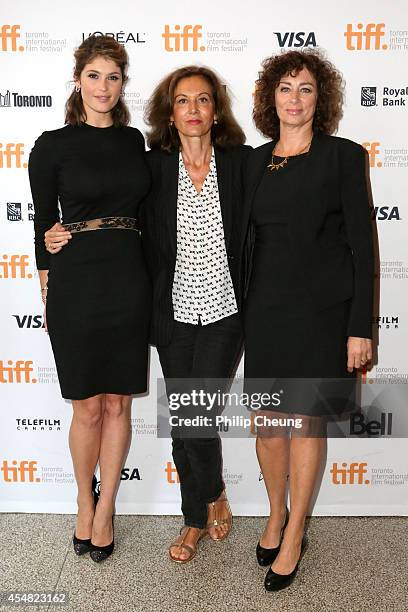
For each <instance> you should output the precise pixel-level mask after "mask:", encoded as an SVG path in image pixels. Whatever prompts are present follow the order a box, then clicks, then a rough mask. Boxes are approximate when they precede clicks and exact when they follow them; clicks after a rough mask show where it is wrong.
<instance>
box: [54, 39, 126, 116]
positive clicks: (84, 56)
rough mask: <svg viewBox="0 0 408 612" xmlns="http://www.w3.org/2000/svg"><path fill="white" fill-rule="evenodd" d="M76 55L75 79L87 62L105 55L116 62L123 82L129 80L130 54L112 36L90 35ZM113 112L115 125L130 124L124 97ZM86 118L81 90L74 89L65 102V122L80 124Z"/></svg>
mask: <svg viewBox="0 0 408 612" xmlns="http://www.w3.org/2000/svg"><path fill="white" fill-rule="evenodd" d="M74 57H75V66H74V80H77V79H79V77H80V76H81V72H82V71H83V69H84V68H85V66H86V64H89V63H90V62H92V61H93V60H94V59H95V58H96V57H103V58H105V59H108V60H112V61H113V62H115V64H116V65H117V66H118V68H120V71H121V73H122V79H123V84H125V83H126V81H127V74H126V73H127V67H128V55H127V53H126V51H125V48H124V47H123V45H121V44H119V43H118V42H117V41H116V40H115V39H114V38H112V37H111V36H95V35H92V36H89V37H88V38H86V39H85V40H84V42H83V43H82V44H81V45H80V46H79V47H78V49H76V51H75V53H74ZM111 112H112V120H113V125H114V126H115V127H120V126H123V125H128V124H129V122H130V114H129V110H128V108H127V106H126V104H125V102H124V101H123V99H122V97H120V98H119V100H118V102H117V104H116V106H115V107H114V108H113V109H112V111H111ZM85 119H86V111H85V108H84V104H83V101H82V96H81V92H80V91H78V92H77V91H76V90H75V89H74V90H73V91H72V93H71V95H70V96H69V98H68V100H67V102H66V104H65V123H66V124H68V125H80V124H81V122H82V121H84V120H85Z"/></svg>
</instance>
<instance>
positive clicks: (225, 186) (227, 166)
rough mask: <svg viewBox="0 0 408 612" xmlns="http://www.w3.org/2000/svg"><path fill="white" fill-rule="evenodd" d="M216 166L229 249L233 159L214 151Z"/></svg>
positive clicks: (225, 234)
mask: <svg viewBox="0 0 408 612" xmlns="http://www.w3.org/2000/svg"><path fill="white" fill-rule="evenodd" d="M214 152H215V164H216V166H217V182H218V192H219V198H220V206H221V215H222V223H223V226H224V237H225V244H226V248H227V249H228V244H229V240H230V237H231V221H232V211H231V159H230V156H229V155H228V154H227V153H226V152H225V151H222V150H220V149H216V148H215V149H214Z"/></svg>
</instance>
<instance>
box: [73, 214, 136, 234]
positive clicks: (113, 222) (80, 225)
mask: <svg viewBox="0 0 408 612" xmlns="http://www.w3.org/2000/svg"><path fill="white" fill-rule="evenodd" d="M63 227H64V229H66V230H67V231H68V232H71V233H77V232H89V231H92V230H105V229H126V230H134V231H136V232H139V234H140V229H139V227H138V225H137V219H134V218H133V217H102V218H101V219H90V220H89V221H76V222H75V223H64V224H63Z"/></svg>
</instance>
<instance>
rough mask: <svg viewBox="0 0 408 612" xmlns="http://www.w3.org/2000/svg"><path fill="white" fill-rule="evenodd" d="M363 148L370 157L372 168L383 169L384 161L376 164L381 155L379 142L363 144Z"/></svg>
mask: <svg viewBox="0 0 408 612" xmlns="http://www.w3.org/2000/svg"><path fill="white" fill-rule="evenodd" d="M362 146H363V147H364V148H365V150H366V151H367V153H368V157H369V160H370V168H374V167H375V166H377V168H381V167H382V161H378V162H376V157H377V155H379V154H380V149H379V146H380V143H379V142H363V143H362Z"/></svg>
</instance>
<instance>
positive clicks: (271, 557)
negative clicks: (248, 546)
mask: <svg viewBox="0 0 408 612" xmlns="http://www.w3.org/2000/svg"><path fill="white" fill-rule="evenodd" d="M288 521H289V510H288V509H287V508H286V517H285V522H284V524H283V527H282V529H281V532H280V539H279V545H278V546H275V548H264V547H263V546H261V544H260V542H258V544H257V545H256V559H257V561H258V564H259V565H260V566H261V567H266V566H267V565H271V563H273V562H274V561H275V559H276V557H277V556H278V554H279V551H280V547H281V544H282V538H283V532H284V531H285V528H286V525H287V524H288Z"/></svg>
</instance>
